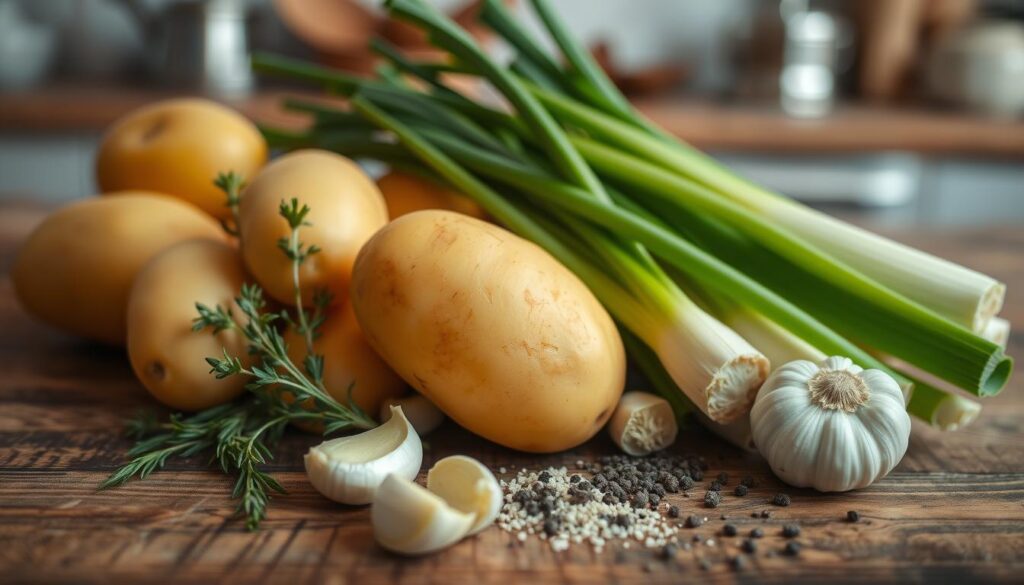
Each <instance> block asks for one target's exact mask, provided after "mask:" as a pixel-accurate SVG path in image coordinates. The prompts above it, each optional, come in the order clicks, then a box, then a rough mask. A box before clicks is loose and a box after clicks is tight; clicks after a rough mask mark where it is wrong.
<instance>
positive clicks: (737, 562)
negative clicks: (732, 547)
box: [729, 555, 747, 571]
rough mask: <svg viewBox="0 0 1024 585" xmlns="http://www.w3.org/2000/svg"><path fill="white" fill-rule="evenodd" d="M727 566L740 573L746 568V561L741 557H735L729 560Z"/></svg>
mask: <svg viewBox="0 0 1024 585" xmlns="http://www.w3.org/2000/svg"><path fill="white" fill-rule="evenodd" d="M729 564H730V565H732V568H733V569H734V570H736V571H742V570H743V569H746V568H747V559H746V558H745V557H743V555H736V556H734V557H732V558H730V559H729Z"/></svg>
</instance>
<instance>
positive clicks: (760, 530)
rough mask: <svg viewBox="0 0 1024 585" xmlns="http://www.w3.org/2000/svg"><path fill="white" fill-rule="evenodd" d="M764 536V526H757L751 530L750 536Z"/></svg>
mask: <svg viewBox="0 0 1024 585" xmlns="http://www.w3.org/2000/svg"><path fill="white" fill-rule="evenodd" d="M763 536H764V529H763V528H755V529H753V530H751V531H750V538H762V537H763Z"/></svg>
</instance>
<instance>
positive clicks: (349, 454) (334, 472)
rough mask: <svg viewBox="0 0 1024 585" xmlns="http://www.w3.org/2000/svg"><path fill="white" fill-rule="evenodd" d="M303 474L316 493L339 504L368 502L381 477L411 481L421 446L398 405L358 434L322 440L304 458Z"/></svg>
mask: <svg viewBox="0 0 1024 585" xmlns="http://www.w3.org/2000/svg"><path fill="white" fill-rule="evenodd" d="M305 463H306V475H307V476H308V477H309V482H310V483H312V484H313V487H314V488H316V490H317V491H318V492H320V493H321V494H323V495H324V496H326V497H327V498H329V499H331V500H334V501H335V502H341V503H342V504H369V503H370V502H372V501H373V497H374V493H375V492H376V491H377V489H378V488H379V487H380V485H381V483H382V482H383V481H384V478H385V477H387V476H388V475H392V474H393V475H395V476H397V477H400V478H405V479H409V480H412V479H414V478H415V477H416V475H417V474H418V473H419V472H420V465H421V464H422V463H423V445H422V443H420V437H419V435H417V434H416V430H415V429H414V428H413V426H412V424H411V423H410V422H409V419H407V418H406V417H405V414H404V413H403V412H402V408H401V407H392V409H391V418H390V419H389V420H388V421H387V422H386V423H384V424H382V425H380V426H379V427H377V428H374V429H370V430H368V431H366V432H364V433H360V434H358V435H351V436H348V437H341V438H338V439H331V440H330V441H324V442H323V443H320V444H319V445H317V446H316V447H313V448H311V449H310V450H309V453H307V454H306V457H305Z"/></svg>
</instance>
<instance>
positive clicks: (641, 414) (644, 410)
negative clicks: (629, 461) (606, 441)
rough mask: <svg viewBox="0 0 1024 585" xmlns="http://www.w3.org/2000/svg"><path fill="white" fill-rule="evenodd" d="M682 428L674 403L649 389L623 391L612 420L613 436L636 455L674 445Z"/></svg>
mask: <svg viewBox="0 0 1024 585" xmlns="http://www.w3.org/2000/svg"><path fill="white" fill-rule="evenodd" d="M678 432H679V427H678V425H677V424H676V415H675V413H674V412H672V406H671V405H669V403H668V401H667V400H665V399H664V398H662V397H660V396H656V395H654V394H650V393H647V392H627V393H625V394H623V395H622V398H620V399H619V405H618V406H617V407H616V408H615V412H614V413H613V414H612V417H611V419H610V420H609V421H608V434H610V435H611V437H612V440H613V441H615V444H616V445H618V446H619V448H620V449H622V450H623V452H625V453H626V454H627V455H633V456H635V457H638V456H642V455H648V454H650V453H654V452H655V451H660V450H662V449H664V448H666V447H668V446H670V445H671V444H672V443H674V442H675V440H676V435H677V434H678Z"/></svg>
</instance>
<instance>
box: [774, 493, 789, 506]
mask: <svg viewBox="0 0 1024 585" xmlns="http://www.w3.org/2000/svg"><path fill="white" fill-rule="evenodd" d="M790 501H791V500H790V498H789V496H788V495H786V494H782V493H779V494H775V496H774V497H773V498H772V503H773V504H775V505H776V506H783V507H785V506H788V505H789V504H790Z"/></svg>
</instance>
